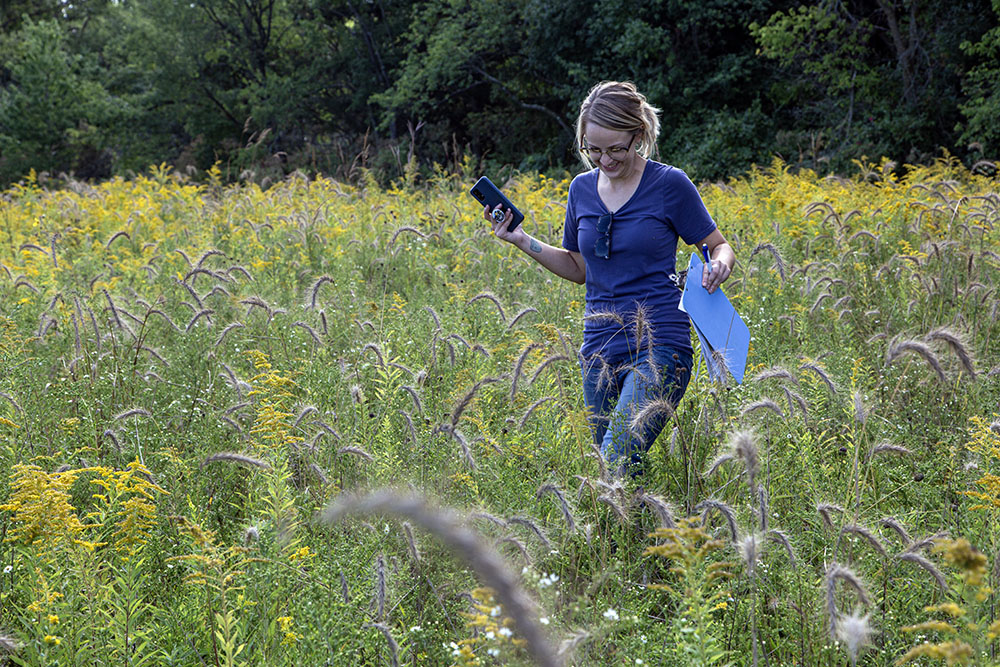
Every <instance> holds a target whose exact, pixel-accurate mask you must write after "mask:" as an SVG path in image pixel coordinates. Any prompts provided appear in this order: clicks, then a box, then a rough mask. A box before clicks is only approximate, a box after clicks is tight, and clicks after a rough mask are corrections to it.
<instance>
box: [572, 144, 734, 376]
mask: <svg viewBox="0 0 1000 667" xmlns="http://www.w3.org/2000/svg"><path fill="white" fill-rule="evenodd" d="M599 173H600V172H599V170H598V169H593V170H592V171H588V172H586V173H583V174H580V175H579V176H577V177H576V178H574V179H573V182H572V183H571V184H570V186H569V201H568V202H567V205H566V223H565V227H564V228H563V247H564V248H566V249H567V250H570V251H573V252H578V253H580V254H581V255H583V259H584V262H585V263H586V266H587V283H586V284H587V305H586V310H585V314H586V315H591V314H593V313H595V312H605V311H613V312H615V313H617V314H618V315H619V316H621V318H622V319H623V320H624V322H625V327H624V328H623V327H622V326H621V324H620V323H618V322H616V321H614V320H612V319H599V320H587V321H586V323H585V324H584V329H583V347H582V348H581V349H580V353H581V354H582V355H583V356H584V357H585V358H589V357H592V356H594V355H598V354H599V355H601V356H602V357H603V358H604V359H605V361H607V362H608V363H622V362H624V361H627V360H629V359H633V358H634V357H635V354H636V352H637V349H638V344H637V341H636V336H635V334H636V327H635V312H636V308H637V305H638V304H641V305H642V306H643V307H644V308H645V312H646V318H645V319H646V323H647V324H648V325H649V327H650V329H651V335H652V337H653V343H654V344H655V345H669V346H671V347H674V348H677V349H678V350H684V351H687V352H691V334H690V329H689V321H688V316H687V313H685V312H684V311H682V310H679V309H678V308H677V305H678V304H679V303H680V297H681V293H680V290H678V289H677V287H676V286H675V285H674V283H673V281H671V280H670V277H669V276H670V274H672V273H674V272H675V267H674V264H675V257H676V253H677V239H678V237H679V238H682V239H684V241H685V242H686V243H689V244H695V243H697V242H699V241H701V240H702V239H704V238H705V237H706V236H708V235H709V234H711V233H712V232H713V231H714V230H715V222H714V221H713V220H712V216H711V215H709V213H708V209H706V208H705V203H704V202H703V201H702V200H701V195H699V194H698V189H697V188H696V187H695V186H694V183H692V182H691V179H689V178H688V177H687V174H685V173H684V172H683V171H681V170H680V169H676V168H674V167H671V166H669V165H665V164H661V163H659V162H654V161H652V160H649V161H647V162H646V166H645V168H644V170H643V172H642V179H641V180H640V182H639V187H638V188H636V191H635V193H634V194H633V195H632V197H631V198H629V200H628V201H627V202H625V204H624V205H623V206H622V207H621V208H619V209H618V210H617V211H614V212H613V218H612V223H611V231H610V237H611V252H610V254H609V256H608V258H607V259H604V258H601V257H597V256H596V255H595V254H594V243H595V241H596V240H597V238H598V237H599V236H602V234H598V232H597V229H596V225H597V220H598V219H599V218H600V217H601V216H602V215H604V214H606V213H610V211H608V210H607V208H606V207H605V206H604V202H603V201H601V198H600V196H599V195H598V193H597V177H598V174H599ZM695 279H696V280H700V279H701V276H696V277H695ZM640 343H641V344H642V345H643V346H645V345H646V344H647V341H646V339H645V337H644V338H643V340H642V341H640Z"/></svg>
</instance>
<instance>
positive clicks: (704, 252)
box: [701, 243, 712, 273]
mask: <svg viewBox="0 0 1000 667" xmlns="http://www.w3.org/2000/svg"><path fill="white" fill-rule="evenodd" d="M701 254H702V256H703V257H704V258H705V263H706V264H708V272H709V273H711V272H712V258H711V257H709V256H708V244H707V243H702V244H701Z"/></svg>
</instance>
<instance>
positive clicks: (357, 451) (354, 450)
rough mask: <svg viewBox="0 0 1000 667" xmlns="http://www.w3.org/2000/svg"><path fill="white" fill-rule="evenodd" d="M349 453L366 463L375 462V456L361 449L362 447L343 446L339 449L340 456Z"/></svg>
mask: <svg viewBox="0 0 1000 667" xmlns="http://www.w3.org/2000/svg"><path fill="white" fill-rule="evenodd" d="M348 454H350V455H351V456H355V457H357V458H359V459H361V460H362V461H364V462H365V463H374V462H375V458H374V457H373V456H372V455H371V454H369V453H368V452H366V451H365V450H363V449H361V448H360V447H341V448H340V449H338V450H337V455H338V456H345V455H348Z"/></svg>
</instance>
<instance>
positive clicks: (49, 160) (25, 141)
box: [0, 20, 117, 181]
mask: <svg viewBox="0 0 1000 667" xmlns="http://www.w3.org/2000/svg"><path fill="white" fill-rule="evenodd" d="M0 54H2V57H3V60H4V61H6V63H7V70H8V72H7V75H8V76H9V81H8V82H7V84H6V85H5V86H4V87H3V88H2V89H0V128H2V129H0V155H2V157H0V180H2V181H10V180H13V179H15V178H17V177H18V176H20V175H21V174H24V173H25V172H26V171H27V170H28V169H29V168H35V169H38V170H42V169H45V170H50V171H62V170H66V171H69V170H74V169H75V170H77V171H78V172H80V173H81V175H82V176H84V177H95V176H98V177H100V176H108V175H110V159H109V157H108V156H106V155H102V151H103V150H104V149H105V147H106V145H107V140H106V130H107V127H108V125H109V124H110V123H111V122H112V120H113V119H114V118H115V116H116V113H117V112H116V110H115V103H114V101H113V100H112V99H110V97H109V95H108V92H107V91H106V90H105V89H104V87H103V86H102V85H101V83H100V82H99V80H98V72H97V59H96V58H95V57H94V55H93V54H78V53H75V52H74V51H73V50H72V49H71V47H70V45H69V43H68V36H67V33H66V24H65V23H64V22H61V21H56V20H48V21H40V22H38V23H34V22H28V23H26V24H24V25H23V26H22V27H21V28H20V29H19V30H17V31H15V32H13V33H10V34H6V35H4V36H3V38H2V39H0ZM101 162H104V163H105V164H101Z"/></svg>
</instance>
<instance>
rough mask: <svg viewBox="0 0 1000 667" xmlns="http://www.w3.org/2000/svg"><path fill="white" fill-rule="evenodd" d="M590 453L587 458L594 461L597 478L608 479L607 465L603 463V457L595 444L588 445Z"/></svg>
mask: <svg viewBox="0 0 1000 667" xmlns="http://www.w3.org/2000/svg"><path fill="white" fill-rule="evenodd" d="M590 451H591V454H590V455H589V458H592V459H594V460H595V461H597V468H598V476H599V478H600V479H602V480H607V479H610V478H609V477H608V465H607V463H606V462H605V461H604V455H603V454H601V448H600V447H598V446H597V444H595V443H593V442H592V443H590Z"/></svg>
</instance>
